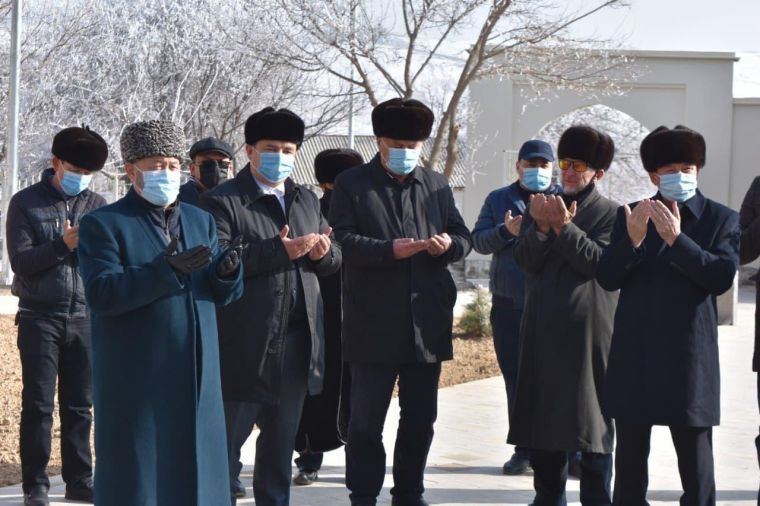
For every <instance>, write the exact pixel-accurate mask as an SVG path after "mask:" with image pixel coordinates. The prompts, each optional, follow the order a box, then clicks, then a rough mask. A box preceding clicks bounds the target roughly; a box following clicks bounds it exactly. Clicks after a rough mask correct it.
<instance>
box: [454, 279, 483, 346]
mask: <svg viewBox="0 0 760 506" xmlns="http://www.w3.org/2000/svg"><path fill="white" fill-rule="evenodd" d="M490 315H491V300H490V298H489V296H488V290H485V289H483V288H478V289H477V290H476V291H475V298H474V299H473V300H472V302H470V303H469V304H467V305H466V306H465V308H464V312H463V313H462V317H461V318H460V319H459V329H460V330H461V331H462V333H463V334H464V337H485V336H490V335H491V318H490Z"/></svg>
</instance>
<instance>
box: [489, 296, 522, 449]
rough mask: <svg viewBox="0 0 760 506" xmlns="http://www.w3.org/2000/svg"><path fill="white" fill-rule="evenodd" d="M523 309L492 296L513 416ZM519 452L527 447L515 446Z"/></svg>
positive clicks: (496, 338) (496, 343) (496, 335)
mask: <svg viewBox="0 0 760 506" xmlns="http://www.w3.org/2000/svg"><path fill="white" fill-rule="evenodd" d="M522 314H523V311H522V309H515V307H514V302H513V301H512V299H510V298H509V297H501V296H499V295H494V296H493V297H492V298H491V329H492V330H493V348H494V352H495V353H496V361H497V362H498V364H499V369H500V370H501V375H502V376H503V377H504V386H505V387H506V390H507V413H508V415H509V418H510V419H511V418H512V414H513V413H512V406H513V404H514V398H515V388H516V386H517V368H518V366H519V362H520V321H521V320H522ZM515 451H516V452H517V453H524V454H526V455H527V452H528V451H527V449H525V448H515Z"/></svg>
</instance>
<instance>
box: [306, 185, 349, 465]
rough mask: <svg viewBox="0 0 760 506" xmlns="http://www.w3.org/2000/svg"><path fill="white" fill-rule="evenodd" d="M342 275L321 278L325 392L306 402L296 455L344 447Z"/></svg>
mask: <svg viewBox="0 0 760 506" xmlns="http://www.w3.org/2000/svg"><path fill="white" fill-rule="evenodd" d="M329 201H330V194H327V193H326V194H325V195H323V196H322V198H321V199H320V200H319V203H320V206H321V208H322V214H323V215H327V214H328V211H329ZM340 281H341V273H340V272H336V273H335V274H331V275H329V276H324V277H321V278H319V289H320V291H321V292H322V302H323V303H324V308H325V310H324V321H325V326H324V328H325V374H324V378H325V379H324V383H323V387H322V392H321V393H319V394H317V395H307V396H306V399H304V402H303V411H302V412H301V423H300V424H299V426H298V433H297V434H296V445H295V449H296V451H299V452H303V451H307V450H308V451H312V452H327V451H330V450H334V449H336V448H339V447H340V446H342V445H343V442H342V441H341V439H340V437H339V435H338V403H339V401H340V395H341V377H342V376H343V377H344V381H345V382H346V384H347V379H345V374H346V372H347V371H344V370H343V360H342V359H341V350H340V348H341V345H340V341H341V340H340V324H341V296H340V284H341V283H340Z"/></svg>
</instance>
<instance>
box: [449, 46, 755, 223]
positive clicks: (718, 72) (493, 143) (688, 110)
mask: <svg viewBox="0 0 760 506" xmlns="http://www.w3.org/2000/svg"><path fill="white" fill-rule="evenodd" d="M630 54H631V55H632V56H634V57H635V64H634V67H633V70H634V75H637V76H638V77H636V78H635V79H634V80H633V81H632V82H631V83H630V86H628V87H627V89H626V92H625V94H624V95H621V96H612V97H599V98H590V97H586V96H581V95H578V94H577V93H574V92H570V91H559V92H557V93H556V95H557V96H556V98H552V100H551V101H540V102H531V101H530V100H529V97H530V95H531V93H530V89H529V87H528V85H527V83H525V82H519V81H516V82H512V81H510V80H507V79H502V80H499V79H496V78H491V79H487V80H483V81H479V82H477V83H474V84H473V85H472V86H471V88H470V96H471V100H472V101H473V104H474V106H475V111H476V112H477V115H476V118H475V120H474V122H473V123H472V124H471V125H470V127H469V130H468V135H474V136H475V138H476V139H478V150H477V151H476V152H475V153H474V155H473V156H474V162H475V164H474V165H475V170H476V171H478V172H479V173H480V174H475V175H473V177H472V179H471V181H468V183H469V185H468V187H467V190H466V192H465V197H464V216H465V220H466V221H467V224H468V225H469V226H472V225H474V224H475V220H476V218H477V214H478V211H479V210H480V206H481V205H482V203H483V200H484V199H485V197H486V195H488V193H489V192H490V191H491V190H493V189H494V188H497V187H499V186H503V185H504V184H505V183H506V182H507V181H505V179H504V174H505V172H506V169H505V166H504V160H505V158H506V152H507V151H509V150H517V149H519V147H520V145H521V144H522V143H523V142H524V141H525V140H527V139H530V138H532V137H534V136H535V135H536V134H537V133H538V131H539V130H540V129H541V128H542V127H543V126H544V125H545V124H546V123H548V122H550V121H552V120H554V119H555V118H557V117H559V116H561V115H563V114H566V113H568V112H571V111H573V110H575V109H578V108H580V107H586V106H589V105H593V104H603V105H606V106H608V107H612V108H615V109H618V110H621V111H623V112H625V113H626V114H628V115H630V116H632V117H633V118H635V119H637V120H638V121H639V122H641V123H642V124H643V125H644V126H645V127H647V128H648V129H649V130H653V129H654V128H657V127H658V126H660V125H667V126H669V127H673V126H675V125H676V124H679V123H680V124H685V125H687V126H689V127H690V128H693V129H695V130H697V131H699V132H701V133H702V134H703V135H704V136H705V139H706V142H707V164H706V170H705V171H704V172H703V174H702V176H701V179H700V187H701V189H702V191H703V192H704V193H705V194H706V195H707V196H708V197H710V198H713V199H715V200H718V201H719V202H723V203H729V201H731V202H733V200H734V197H733V195H732V192H733V191H735V187H734V186H732V184H731V178H727V177H726V171H728V170H730V167H731V158H732V156H731V149H732V142H731V132H732V125H733V113H734V105H733V95H732V86H733V64H734V62H735V61H736V58H735V57H734V55H733V53H687V52H662V51H640V52H632V53H630ZM754 131H756V132H757V128H755V129H754ZM757 144H760V143H757Z"/></svg>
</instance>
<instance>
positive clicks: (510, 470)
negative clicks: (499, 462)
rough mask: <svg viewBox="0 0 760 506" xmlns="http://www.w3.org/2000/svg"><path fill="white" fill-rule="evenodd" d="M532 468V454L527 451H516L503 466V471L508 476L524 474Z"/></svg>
mask: <svg viewBox="0 0 760 506" xmlns="http://www.w3.org/2000/svg"><path fill="white" fill-rule="evenodd" d="M528 468H530V456H529V455H528V453H527V452H515V453H514V454H512V457H510V459H509V460H508V461H506V462H504V466H503V467H502V468H501V472H502V473H504V474H506V475H508V476H518V475H520V474H524V473H525V472H526V471H527V470H528Z"/></svg>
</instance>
